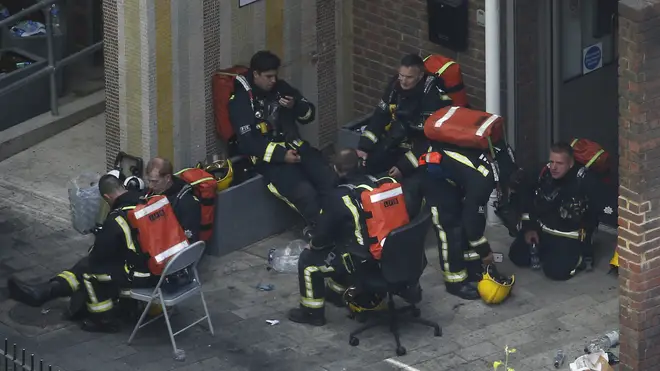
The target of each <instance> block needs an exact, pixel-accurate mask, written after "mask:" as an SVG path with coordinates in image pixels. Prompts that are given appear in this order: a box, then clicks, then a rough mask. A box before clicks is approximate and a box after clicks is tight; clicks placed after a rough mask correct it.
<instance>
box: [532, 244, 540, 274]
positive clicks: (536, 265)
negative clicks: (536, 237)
mask: <svg viewBox="0 0 660 371" xmlns="http://www.w3.org/2000/svg"><path fill="white" fill-rule="evenodd" d="M530 260H531V263H532V269H540V268H541V259H540V258H539V248H538V246H537V245H536V244H532V248H531V249H530Z"/></svg>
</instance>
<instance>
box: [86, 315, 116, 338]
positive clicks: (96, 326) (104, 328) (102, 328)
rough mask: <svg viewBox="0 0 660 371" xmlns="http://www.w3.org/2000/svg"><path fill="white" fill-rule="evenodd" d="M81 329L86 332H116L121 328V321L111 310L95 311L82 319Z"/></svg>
mask: <svg viewBox="0 0 660 371" xmlns="http://www.w3.org/2000/svg"><path fill="white" fill-rule="evenodd" d="M80 329H81V330H83V331H86V332H101V333H106V334H116V333H118V332H119V331H120V330H121V323H120V322H119V319H118V318H117V317H116V316H115V315H114V314H113V313H111V312H106V313H95V314H93V315H90V316H89V318H86V319H84V320H83V321H82V323H81V324H80Z"/></svg>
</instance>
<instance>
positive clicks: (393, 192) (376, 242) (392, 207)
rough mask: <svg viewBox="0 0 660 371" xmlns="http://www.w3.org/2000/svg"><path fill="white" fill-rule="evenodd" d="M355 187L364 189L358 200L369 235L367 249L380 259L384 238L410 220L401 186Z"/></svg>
mask: <svg viewBox="0 0 660 371" xmlns="http://www.w3.org/2000/svg"><path fill="white" fill-rule="evenodd" d="M357 188H364V189H365V190H364V191H363V192H362V193H361V194H360V201H361V204H362V210H363V211H364V213H365V219H366V224H367V232H368V233H369V237H370V241H369V242H368V243H369V251H370V252H371V255H372V256H373V257H374V259H376V260H380V258H381V255H382V251H383V242H384V241H385V238H386V237H387V236H388V235H389V234H390V232H392V231H393V230H395V229H397V228H399V227H402V226H404V225H406V224H408V223H409V222H410V218H409V216H408V210H407V209H406V201H405V199H404V195H403V188H402V187H401V184H399V183H384V184H381V185H380V186H378V187H376V188H373V189H367V188H365V187H364V186H358V187H357Z"/></svg>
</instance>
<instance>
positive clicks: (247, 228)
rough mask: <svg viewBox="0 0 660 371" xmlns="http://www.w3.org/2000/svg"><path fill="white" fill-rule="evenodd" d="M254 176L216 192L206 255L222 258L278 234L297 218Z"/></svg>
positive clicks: (294, 213)
mask: <svg viewBox="0 0 660 371" xmlns="http://www.w3.org/2000/svg"><path fill="white" fill-rule="evenodd" d="M266 186H267V184H266V182H265V180H264V177H263V176H261V175H257V176H255V177H253V178H251V179H248V180H246V181H245V182H243V183H241V184H238V185H236V186H234V187H230V188H228V189H226V190H224V191H222V192H219V193H218V197H217V199H216V201H215V222H214V225H213V237H212V238H211V243H209V244H208V246H207V248H206V252H207V253H208V254H210V255H216V256H218V255H225V254H228V253H230V252H232V251H235V250H239V249H242V248H244V247H246V246H249V245H251V244H253V243H255V242H258V241H261V240H263V239H265V238H267V237H270V236H273V235H275V234H278V233H281V232H283V231H284V230H286V229H288V228H290V227H291V226H293V225H294V224H295V223H296V222H297V221H299V220H300V216H299V215H298V214H297V213H296V212H295V211H293V210H292V209H291V208H289V207H288V206H287V205H286V204H285V203H284V202H283V201H282V200H279V199H277V198H276V197H275V196H274V195H273V194H272V193H270V192H269V191H268V189H267V187H266Z"/></svg>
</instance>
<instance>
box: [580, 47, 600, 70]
mask: <svg viewBox="0 0 660 371" xmlns="http://www.w3.org/2000/svg"><path fill="white" fill-rule="evenodd" d="M601 67H603V43H602V42H599V43H596V44H593V45H590V46H587V47H586V48H584V49H582V74H583V75H586V74H588V73H589V72H593V71H595V70H597V69H599V68H601Z"/></svg>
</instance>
